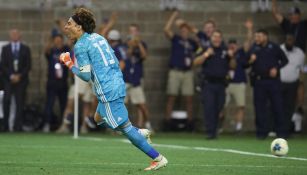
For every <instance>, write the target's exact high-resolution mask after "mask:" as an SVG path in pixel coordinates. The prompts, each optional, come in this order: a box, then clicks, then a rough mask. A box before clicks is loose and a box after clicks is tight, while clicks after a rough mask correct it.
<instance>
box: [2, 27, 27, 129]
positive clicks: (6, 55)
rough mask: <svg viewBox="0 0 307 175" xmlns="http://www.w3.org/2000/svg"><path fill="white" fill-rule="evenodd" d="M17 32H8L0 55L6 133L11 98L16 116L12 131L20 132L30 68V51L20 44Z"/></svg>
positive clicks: (15, 30)
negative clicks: (13, 99) (6, 42)
mask: <svg viewBox="0 0 307 175" xmlns="http://www.w3.org/2000/svg"><path fill="white" fill-rule="evenodd" d="M20 38H21V35H20V32H19V30H17V29H12V30H10V40H11V41H10V43H9V44H8V45H5V46H4V47H3V49H2V53H1V64H0V70H1V72H2V74H3V78H4V100H3V111H4V128H3V130H4V131H8V118H9V116H10V104H11V97H12V96H13V95H14V97H15V101H16V116H15V121H14V128H13V129H14V131H21V130H22V121H23V116H22V115H23V114H22V113H23V108H24V103H25V96H26V90H27V86H28V82H29V77H28V74H29V71H30V68H31V51H30V49H29V47H28V46H26V45H25V44H23V43H21V41H20Z"/></svg>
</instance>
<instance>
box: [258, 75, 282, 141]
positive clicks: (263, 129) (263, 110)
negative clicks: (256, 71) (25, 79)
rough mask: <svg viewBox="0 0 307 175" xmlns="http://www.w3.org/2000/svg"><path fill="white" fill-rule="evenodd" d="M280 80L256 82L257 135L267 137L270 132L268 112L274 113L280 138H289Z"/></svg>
mask: <svg viewBox="0 0 307 175" xmlns="http://www.w3.org/2000/svg"><path fill="white" fill-rule="evenodd" d="M282 103H283V102H282V93H281V82H280V80H277V79H276V80H256V81H255V86H254V106H255V114H256V120H255V122H256V135H257V137H266V136H267V135H268V132H269V130H270V127H269V126H268V125H269V116H268V110H271V111H272V113H273V118H274V120H273V121H274V124H275V130H276V133H277V136H278V137H287V132H286V131H287V129H286V128H287V127H286V126H287V125H286V123H285V119H284V115H283V109H282Z"/></svg>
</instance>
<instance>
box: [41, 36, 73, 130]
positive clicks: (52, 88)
mask: <svg viewBox="0 0 307 175" xmlns="http://www.w3.org/2000/svg"><path fill="white" fill-rule="evenodd" d="M63 39H64V38H63V36H62V35H61V34H57V35H54V37H53V39H52V40H53V42H52V43H51V44H49V45H47V47H46V48H45V56H46V59H47V61H48V78H47V86H46V87H47V90H46V92H47V103H46V107H45V120H44V127H43V131H44V132H49V131H50V124H51V122H52V120H54V119H53V118H52V117H53V114H54V111H53V107H54V104H55V101H56V98H58V99H59V103H60V116H61V117H62V116H63V113H64V110H65V107H66V103H67V91H68V85H67V78H68V69H67V67H66V66H65V65H62V64H61V63H59V56H60V54H61V53H63V52H70V48H69V47H68V46H67V45H65V44H64V41H63Z"/></svg>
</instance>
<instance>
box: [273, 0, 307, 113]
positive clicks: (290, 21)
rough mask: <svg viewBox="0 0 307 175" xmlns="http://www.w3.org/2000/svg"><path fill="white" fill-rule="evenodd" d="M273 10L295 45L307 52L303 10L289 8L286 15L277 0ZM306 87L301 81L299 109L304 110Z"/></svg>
mask: <svg viewBox="0 0 307 175" xmlns="http://www.w3.org/2000/svg"><path fill="white" fill-rule="evenodd" d="M272 12H273V16H274V18H275V20H276V21H277V22H278V23H279V24H280V26H281V28H282V29H283V31H284V32H285V33H286V34H287V33H291V34H293V35H294V38H295V46H297V47H299V48H301V49H302V50H303V52H306V41H307V19H304V20H301V11H300V9H299V8H298V7H292V8H290V10H289V17H288V18H286V17H284V16H283V15H282V14H281V13H280V12H279V11H278V9H277V1H276V0H272ZM304 94H305V88H304V83H303V81H300V82H299V87H298V90H297V109H298V111H302V112H303V104H304Z"/></svg>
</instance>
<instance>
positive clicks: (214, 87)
mask: <svg viewBox="0 0 307 175" xmlns="http://www.w3.org/2000/svg"><path fill="white" fill-rule="evenodd" d="M225 96H226V94H225V84H223V83H210V82H206V83H205V84H204V86H203V91H202V101H203V104H204V118H205V127H206V132H207V135H208V136H216V133H217V126H218V119H219V113H220V112H221V110H222V109H223V106H224V103H225Z"/></svg>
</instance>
